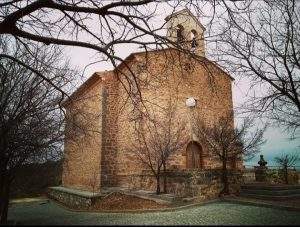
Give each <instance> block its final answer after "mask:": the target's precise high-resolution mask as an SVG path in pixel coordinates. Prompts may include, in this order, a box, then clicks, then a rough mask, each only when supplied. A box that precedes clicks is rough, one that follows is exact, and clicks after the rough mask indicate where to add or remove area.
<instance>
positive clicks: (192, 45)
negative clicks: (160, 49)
mask: <svg viewBox="0 0 300 227" xmlns="http://www.w3.org/2000/svg"><path fill="white" fill-rule="evenodd" d="M165 20H166V21H167V38H169V39H170V40H172V41H173V42H176V43H178V44H179V45H180V46H182V47H183V48H185V49H188V50H190V51H191V52H193V53H195V54H197V55H199V56H203V57H204V56H205V44H204V31H205V28H204V27H203V25H202V24H201V23H200V22H199V20H198V19H197V18H196V17H195V16H194V15H193V14H192V13H191V11H189V10H188V9H183V10H180V11H178V12H175V13H173V14H171V15H169V16H167V17H166V18H165Z"/></svg>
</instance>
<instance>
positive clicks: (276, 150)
mask: <svg viewBox="0 0 300 227" xmlns="http://www.w3.org/2000/svg"><path fill="white" fill-rule="evenodd" d="M203 12H209V9H207V10H205V9H203ZM169 13H170V8H168V7H159V8H158V10H157V17H156V23H160V22H161V23H163V21H161V20H164V18H165V17H166V16H168V14H169ZM206 16H207V15H203V16H202V17H201V18H200V22H201V23H202V24H203V25H204V26H205V25H206V23H208V20H209V17H206ZM206 47H207V50H206V52H207V55H208V56H209V53H210V51H211V50H210V49H209V47H208V46H206ZM136 51H141V50H139V49H138V48H137V47H132V46H129V45H124V46H120V47H118V48H117V54H118V56H120V57H122V58H126V56H128V55H129V54H130V53H132V52H136ZM66 55H67V56H69V57H70V60H71V63H72V64H73V65H74V66H76V67H77V68H78V69H79V71H81V72H83V70H84V68H85V67H86V66H87V65H89V64H90V63H92V62H95V61H97V60H98V59H97V56H96V55H95V52H93V51H91V50H88V49H84V48H75V47H68V48H66ZM212 60H213V59H212ZM111 69H112V65H111V64H110V63H109V62H99V63H96V64H93V65H91V66H89V67H87V68H86V69H85V71H84V73H83V78H82V82H83V81H84V80H86V79H87V78H88V77H89V76H91V75H92V74H93V73H94V72H96V71H104V70H111ZM82 82H81V83H82ZM248 85H249V84H248V83H247V81H244V80H235V81H234V82H233V103H234V107H238V106H239V105H240V104H242V103H243V102H244V101H245V100H246V98H247V92H248V89H249V86H248ZM289 137H290V136H289V135H288V134H287V133H284V132H283V131H282V130H281V129H279V128H269V129H268V130H267V131H266V133H265V139H266V140H267V142H266V144H265V145H263V146H262V149H261V150H262V152H261V154H263V155H264V157H265V160H266V161H268V164H269V165H275V163H274V162H273V159H274V157H275V156H278V155H280V154H281V153H283V152H284V153H291V152H295V151H296V150H298V153H299V150H300V147H299V146H300V141H299V138H298V139H297V140H292V141H291V140H290V139H289ZM259 155H260V154H257V155H256V156H255V157H254V158H253V159H252V160H250V161H248V162H247V163H245V164H247V165H256V164H257V162H258V160H259ZM298 165H299V166H300V163H299V164H298Z"/></svg>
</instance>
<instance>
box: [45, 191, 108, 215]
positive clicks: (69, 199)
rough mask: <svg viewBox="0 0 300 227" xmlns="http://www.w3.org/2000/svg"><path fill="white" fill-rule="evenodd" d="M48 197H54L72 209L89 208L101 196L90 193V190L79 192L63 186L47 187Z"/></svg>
mask: <svg viewBox="0 0 300 227" xmlns="http://www.w3.org/2000/svg"><path fill="white" fill-rule="evenodd" d="M48 197H49V198H51V199H54V200H56V201H58V202H60V203H63V204H64V205H67V206H68V207H70V208H73V209H84V210H86V209H90V208H92V206H93V204H94V203H95V201H96V200H97V199H101V198H102V197H103V196H101V195H97V194H95V195H94V194H92V193H90V192H86V193H84V192H79V191H77V190H72V189H67V188H63V187H50V188H49V189H48Z"/></svg>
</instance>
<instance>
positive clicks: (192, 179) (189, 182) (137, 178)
mask: <svg viewBox="0 0 300 227" xmlns="http://www.w3.org/2000/svg"><path fill="white" fill-rule="evenodd" d="M221 173H222V171H221V170H218V169H215V170H172V171H168V172H167V193H171V194H174V195H176V196H177V197H196V198H197V199H198V200H204V199H213V198H216V197H218V195H219V193H220V191H221V190H222V188H223V184H222V181H221ZM117 177H118V183H119V186H123V187H128V188H132V189H143V190H151V191H155V190H156V179H155V178H154V177H153V174H152V173H151V172H149V171H143V173H142V174H136V175H130V176H125V175H119V176H117ZM241 181H242V172H241V171H236V170H235V171H231V170H229V182H230V192H231V193H233V194H237V193H239V191H240V185H241ZM160 182H161V185H160V186H161V190H163V178H162V177H161V181H160Z"/></svg>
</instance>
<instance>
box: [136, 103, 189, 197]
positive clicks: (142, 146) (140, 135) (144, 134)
mask: <svg viewBox="0 0 300 227" xmlns="http://www.w3.org/2000/svg"><path fill="white" fill-rule="evenodd" d="M141 116H143V115H141ZM175 116H176V107H175V106H174V105H168V106H167V107H162V110H161V113H159V114H157V115H152V116H149V115H148V116H144V117H141V118H140V119H137V120H136V127H135V132H134V136H135V141H134V143H133V144H132V145H131V149H132V152H133V153H134V154H135V155H136V156H137V157H138V160H140V162H141V163H142V164H143V166H145V167H147V168H149V169H150V170H151V172H152V173H153V175H154V177H155V179H156V193H157V194H160V193H161V188H160V183H161V177H162V176H163V177H164V181H163V185H164V188H163V191H164V193H166V192H167V175H166V173H167V165H168V161H169V159H170V157H171V156H172V155H174V154H176V152H178V151H180V150H181V149H183V147H184V145H185V144H186V143H187V142H188V141H187V139H188V138H187V136H186V133H185V123H184V122H183V121H181V122H178V120H177V119H176V118H175Z"/></svg>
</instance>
